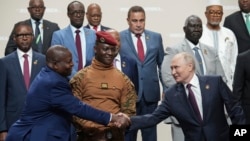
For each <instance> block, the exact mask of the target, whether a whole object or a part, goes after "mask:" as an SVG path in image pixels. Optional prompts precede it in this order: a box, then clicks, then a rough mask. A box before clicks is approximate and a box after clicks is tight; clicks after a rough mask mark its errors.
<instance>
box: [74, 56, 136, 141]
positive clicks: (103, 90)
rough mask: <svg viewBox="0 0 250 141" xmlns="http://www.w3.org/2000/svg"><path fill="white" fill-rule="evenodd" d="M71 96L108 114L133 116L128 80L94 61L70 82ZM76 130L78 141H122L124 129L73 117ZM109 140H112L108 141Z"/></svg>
mask: <svg viewBox="0 0 250 141" xmlns="http://www.w3.org/2000/svg"><path fill="white" fill-rule="evenodd" d="M70 84H71V86H72V90H73V94H74V95H75V96H76V97H77V98H79V99H80V100H81V101H83V102H85V103H86V104H89V105H91V106H93V107H95V108H97V109H100V110H104V111H106V112H110V113H114V114H116V113H119V112H122V113H125V114H127V115H129V116H132V115H135V114H136V110H135V105H136V98H137V95H136V92H135V89H134V85H133V83H132V82H131V81H130V79H129V78H128V77H127V76H126V75H125V74H123V73H122V72H121V71H119V70H118V69H116V68H114V67H113V65H112V64H111V65H109V66H108V65H104V64H102V63H100V62H98V61H97V60H96V59H93V60H92V64H91V65H90V66H89V67H87V68H85V69H82V70H80V71H79V72H78V73H77V74H76V75H75V76H74V77H73V78H72V79H71V80H70ZM73 119H74V123H75V125H76V128H77V130H79V131H81V132H80V133H82V134H83V135H80V138H82V139H78V141H82V140H84V141H91V140H93V141H98V140H100V139H102V138H105V139H106V140H108V141H123V140H124V130H123V129H119V128H117V127H115V126H114V125H112V124H109V125H108V126H103V125H100V124H97V123H95V122H92V121H88V120H84V119H80V118H78V117H74V118H73ZM109 138H112V139H109Z"/></svg>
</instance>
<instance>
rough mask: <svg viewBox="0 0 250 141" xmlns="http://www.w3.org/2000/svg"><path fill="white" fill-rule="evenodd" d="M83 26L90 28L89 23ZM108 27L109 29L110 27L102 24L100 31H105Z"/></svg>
mask: <svg viewBox="0 0 250 141" xmlns="http://www.w3.org/2000/svg"><path fill="white" fill-rule="evenodd" d="M84 27H85V28H88V29H91V28H90V26H89V25H86V26H84ZM109 29H110V27H107V26H102V25H101V31H106V30H109Z"/></svg>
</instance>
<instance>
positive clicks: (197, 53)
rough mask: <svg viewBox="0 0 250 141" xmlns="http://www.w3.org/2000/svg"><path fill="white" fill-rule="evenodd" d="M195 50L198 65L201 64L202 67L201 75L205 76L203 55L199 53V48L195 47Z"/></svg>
mask: <svg viewBox="0 0 250 141" xmlns="http://www.w3.org/2000/svg"><path fill="white" fill-rule="evenodd" d="M193 50H194V55H195V58H196V60H197V61H198V63H199V67H200V70H201V74H202V75H204V70H203V63H202V59H201V55H200V53H199V48H198V47H194V48H193Z"/></svg>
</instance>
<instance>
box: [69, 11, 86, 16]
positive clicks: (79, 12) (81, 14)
mask: <svg viewBox="0 0 250 141" xmlns="http://www.w3.org/2000/svg"><path fill="white" fill-rule="evenodd" d="M69 14H70V15H73V16H84V14H85V11H83V10H78V11H72V12H69Z"/></svg>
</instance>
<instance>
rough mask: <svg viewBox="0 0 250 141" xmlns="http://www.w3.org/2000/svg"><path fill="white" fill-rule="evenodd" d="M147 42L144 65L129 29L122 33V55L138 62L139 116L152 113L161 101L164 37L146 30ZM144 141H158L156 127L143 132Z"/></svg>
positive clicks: (137, 107) (137, 106) (137, 110)
mask: <svg viewBox="0 0 250 141" xmlns="http://www.w3.org/2000/svg"><path fill="white" fill-rule="evenodd" d="M144 34H145V41H146V48H147V51H146V54H145V59H144V62H143V63H142V62H141V61H140V60H139V58H138V55H137V52H136V50H135V45H134V43H133V40H132V37H131V31H130V30H129V29H127V30H124V31H121V32H120V39H121V49H120V53H121V54H122V55H125V56H127V57H129V58H132V59H133V60H135V61H136V62H137V68H138V80H139V82H138V84H139V85H138V91H137V93H138V102H137V105H136V113H137V115H144V114H148V113H152V112H153V111H154V110H155V108H156V107H157V105H158V101H159V100H160V86H159V79H160V77H159V75H158V74H159V72H158V70H157V67H158V69H159V70H160V67H161V64H162V61H163V57H164V49H163V44H162V37H161V35H160V34H159V33H156V32H152V31H149V30H144ZM142 138H143V140H144V141H152V140H157V133H156V126H155V127H152V128H148V129H143V130H142Z"/></svg>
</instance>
